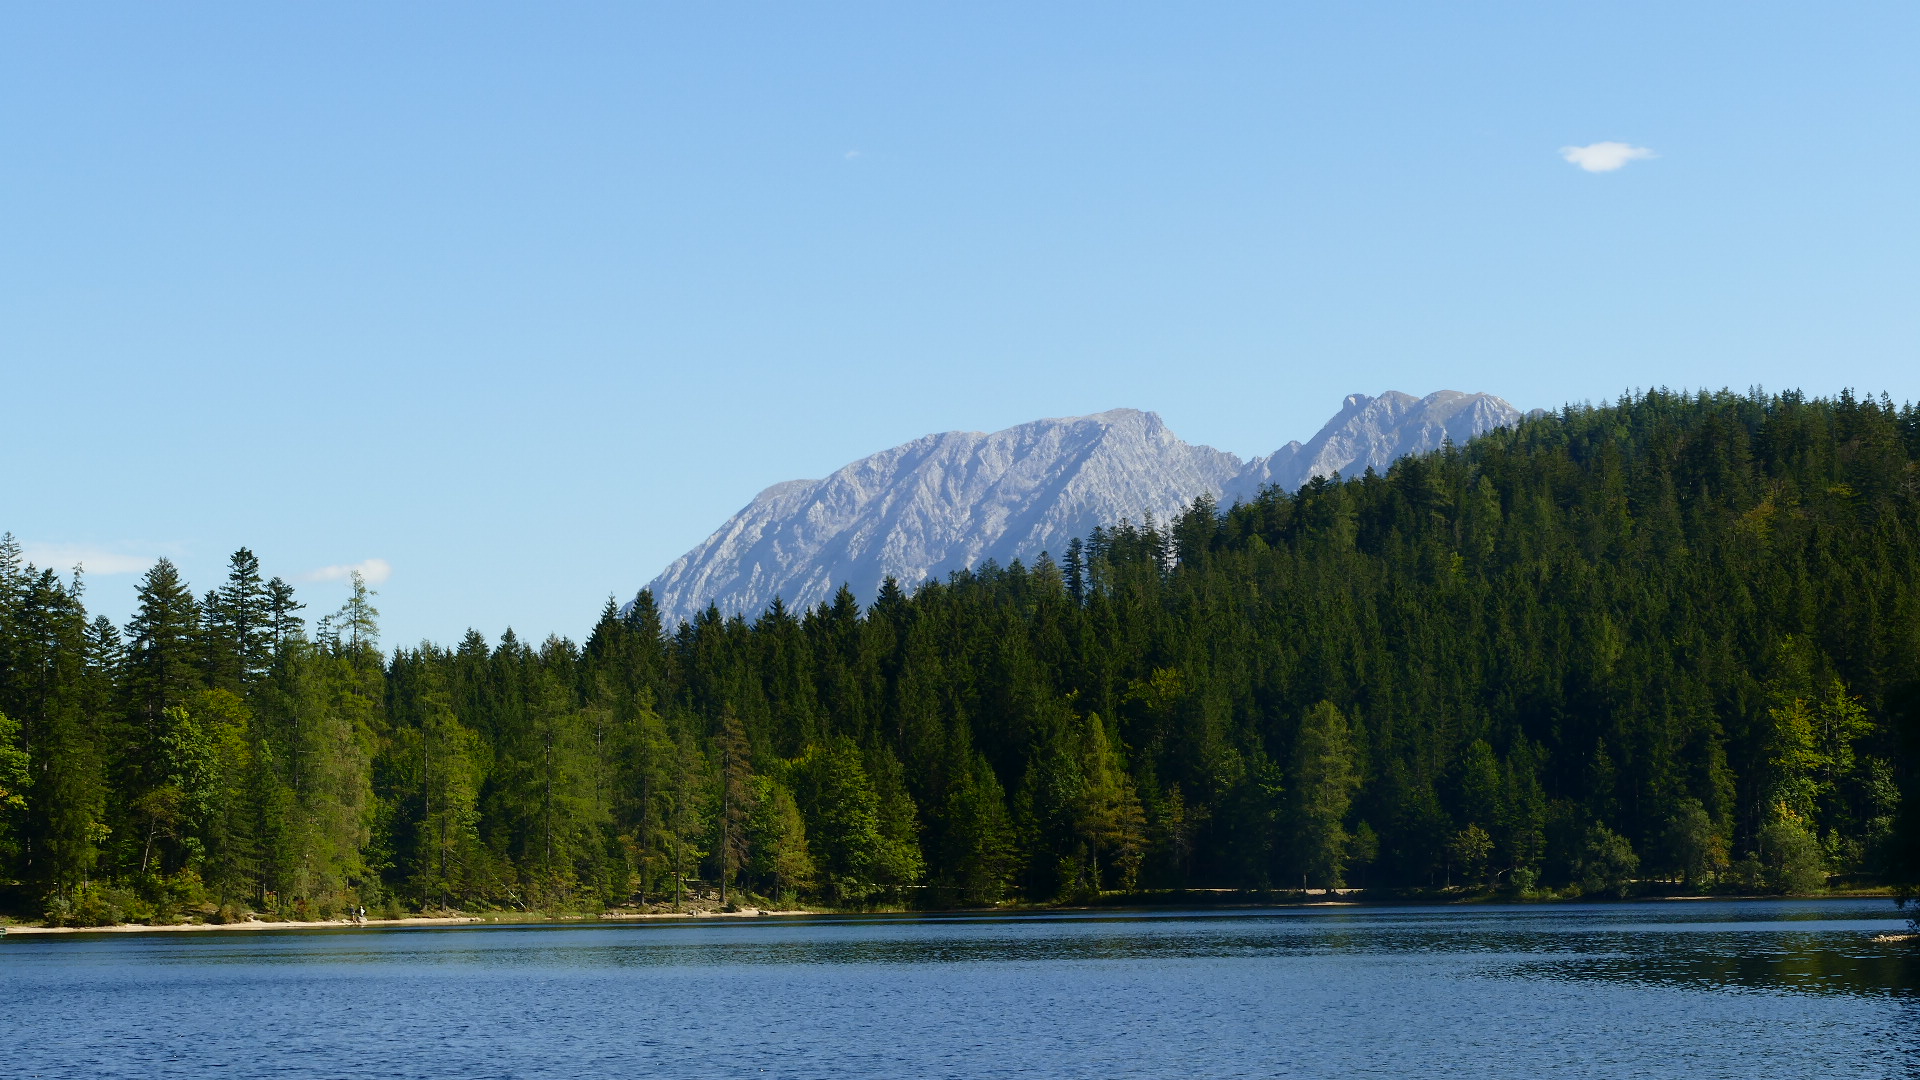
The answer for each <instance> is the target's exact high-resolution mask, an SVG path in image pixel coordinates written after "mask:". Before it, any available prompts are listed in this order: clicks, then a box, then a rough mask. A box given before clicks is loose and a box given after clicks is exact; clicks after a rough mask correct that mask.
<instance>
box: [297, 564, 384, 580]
mask: <svg viewBox="0 0 1920 1080" xmlns="http://www.w3.org/2000/svg"><path fill="white" fill-rule="evenodd" d="M356 570H358V571H359V572H360V576H361V577H363V578H365V579H366V580H367V584H369V585H378V584H380V583H381V582H383V581H385V580H387V579H388V578H390V577H392V576H393V564H392V563H389V562H387V560H385V559H366V560H364V561H362V562H357V563H342V564H340V565H339V566H323V567H321V568H320V569H318V570H309V571H307V572H306V573H304V574H301V575H300V579H301V580H302V581H345V580H347V579H348V578H350V577H352V576H353V572H354V571H356Z"/></svg>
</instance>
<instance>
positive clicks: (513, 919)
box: [0, 908, 826, 937]
mask: <svg viewBox="0 0 1920 1080" xmlns="http://www.w3.org/2000/svg"><path fill="white" fill-rule="evenodd" d="M821 914H826V913H825V912H819V911H802V910H774V909H770V908H742V909H740V910H739V911H636V912H622V913H616V914H611V915H558V916H533V917H524V916H509V917H496V916H490V915H409V916H404V917H402V918H398V919H367V920H365V921H363V922H353V921H351V920H348V919H315V920H311V921H308V922H297V921H291V920H266V919H259V920H248V921H246V922H232V923H175V924H173V925H170V926H149V925H147V924H145V923H116V924H114V925H112V926H0V937H14V936H16V935H19V936H23V937H24V936H29V935H39V934H179V933H215V932H220V931H237V932H257V931H263V930H391V929H407V928H409V927H442V926H485V925H491V926H545V925H548V924H551V923H582V924H590V923H620V922H645V921H648V920H654V919H665V920H673V919H682V920H684V919H759V918H772V917H775V916H783V915H784V916H792V915H821Z"/></svg>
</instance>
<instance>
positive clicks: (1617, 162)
mask: <svg viewBox="0 0 1920 1080" xmlns="http://www.w3.org/2000/svg"><path fill="white" fill-rule="evenodd" d="M1560 156H1561V157H1562V158H1565V159H1566V160H1567V161H1569V162H1571V163H1572V164H1575V165H1578V166H1580V167H1581V168H1582V169H1585V170H1586V171H1587V172H1612V171H1613V170H1615V169H1618V168H1620V167H1621V166H1623V165H1625V164H1626V163H1627V162H1629V161H1644V160H1646V159H1647V158H1650V157H1658V156H1659V155H1657V154H1655V153H1654V152H1653V151H1651V150H1649V149H1647V148H1646V147H1644V146H1633V145H1630V144H1628V143H1623V142H1597V143H1588V144H1587V145H1585V146H1563V147H1561V148H1560Z"/></svg>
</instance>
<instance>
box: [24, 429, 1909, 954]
mask: <svg viewBox="0 0 1920 1080" xmlns="http://www.w3.org/2000/svg"><path fill="white" fill-rule="evenodd" d="M1057 555H1058V560H1057V561H1056V560H1055V559H1053V558H1048V557H1042V558H1040V559H1039V560H1037V561H1036V562H1035V564H1034V565H1031V566H1023V565H1021V564H1019V563H1014V564H1012V565H1010V566H1004V567H1002V566H996V565H993V564H988V565H985V566H981V567H978V568H976V569H974V570H972V571H970V572H963V573H958V574H954V575H952V576H951V577H950V578H948V579H946V580H943V581H937V582H929V583H927V584H925V585H922V586H920V587H918V588H917V589H914V590H912V591H911V592H909V591H907V590H903V589H901V588H899V587H897V586H895V585H893V584H891V583H890V584H889V585H888V586H887V587H886V588H885V589H884V590H883V592H882V594H881V595H880V596H879V597H878V598H877V600H876V602H875V603H874V604H873V605H872V606H871V607H869V608H867V609H865V610H862V609H861V607H860V605H859V604H858V603H857V602H856V601H855V599H854V598H853V597H852V596H851V595H850V594H848V593H847V592H845V591H844V590H843V591H842V592H841V594H840V595H839V597H838V598H837V599H836V600H835V601H834V602H832V603H829V604H822V605H821V606H819V607H817V608H815V609H813V610H808V611H790V610H787V609H786V608H785V607H784V606H782V605H781V604H779V603H778V602H776V603H775V604H774V605H773V606H772V607H771V608H770V609H769V610H767V611H765V612H762V613H759V614H758V615H757V616H756V617H754V618H752V619H750V620H749V619H743V618H740V617H732V618H723V617H722V616H721V615H720V614H719V613H718V612H716V611H712V610H709V611H708V612H707V614H705V615H704V616H702V617H701V618H699V619H697V620H695V621H693V622H691V623H687V624H684V625H679V626H663V625H662V624H661V620H660V618H659V616H658V614H657V612H656V609H655V608H654V606H653V604H652V602H651V598H650V597H649V596H648V595H647V594H645V593H642V594H640V595H639V596H638V597H637V598H635V599H634V600H633V601H632V602H631V603H629V604H625V605H619V606H616V605H615V604H614V603H613V602H611V601H609V603H608V604H607V606H606V608H605V610H603V611H602V612H601V614H600V617H599V620H598V622H597V623H596V624H595V625H594V626H593V627H592V630H591V632H590V633H588V634H587V635H586V638H585V641H584V642H583V643H578V644H576V643H574V642H572V641H568V640H564V639H561V638H557V637H553V638H548V639H547V640H545V641H541V642H530V641H523V640H521V639H520V638H518V637H516V636H515V635H514V634H513V633H512V632H511V631H508V632H507V633H505V634H503V635H502V636H501V637H500V638H499V639H498V640H497V641H491V642H490V641H489V640H487V639H486V638H485V637H483V636H482V635H481V634H479V633H477V632H469V633H468V634H467V635H466V637H465V638H464V639H462V640H461V641H459V642H458V643H455V644H453V645H451V646H437V645H425V644H423V645H421V646H418V647H405V648H399V649H395V650H394V651H392V652H391V653H383V652H382V651H381V649H380V646H379V643H378V634H379V628H378V613H377V611H376V610H375V608H374V606H373V600H374V597H373V596H372V594H371V593H370V592H369V591H368V590H367V588H366V587H365V585H364V583H362V582H360V581H358V580H356V581H355V582H354V588H353V592H352V595H351V597H350V598H349V600H348V602H347V604H346V605H345V606H344V607H343V608H342V609H340V610H339V611H338V612H335V613H332V614H329V615H326V616H324V617H315V616H316V613H314V612H310V611H306V610H305V609H304V608H303V607H302V605H301V602H300V601H299V600H298V599H297V598H296V596H295V594H294V590H293V589H292V588H291V587H289V586H288V585H287V584H286V583H285V582H284V581H281V580H279V579H277V578H276V579H273V580H263V579H262V575H261V572H260V568H259V562H258V560H257V559H256V558H255V557H254V555H253V554H252V553H251V552H249V551H247V550H245V549H242V550H240V551H238V552H236V553H235V554H234V555H233V557H232V560H231V566H230V569H231V572H230V574H229V575H228V577H227V579H226V580H225V581H224V582H222V583H220V584H219V585H218V586H217V587H215V588H213V589H211V590H210V591H208V592H206V593H205V594H204V595H199V596H196V595H195V593H194V592H193V591H192V590H191V589H190V588H189V586H188V585H187V583H186V582H184V581H182V580H181V578H180V576H179V574H178V571H177V570H176V568H175V567H174V566H173V565H172V564H170V563H168V562H166V561H164V560H162V561H161V562H159V563H157V564H155V565H154V566H153V567H152V569H151V570H150V571H149V572H148V573H147V574H146V575H145V577H144V578H143V579H142V581H141V583H140V588H139V602H138V610H137V613H136V614H135V615H134V617H133V618H132V620H131V621H130V622H129V623H128V624H127V625H126V626H125V627H124V628H122V627H117V626H115V625H114V624H113V623H112V622H111V621H110V620H108V619H105V618H91V619H90V618H89V616H88V614H87V612H86V609H85V607H84V605H83V602H82V601H83V588H82V585H83V582H82V579H81V577H80V575H79V573H78V572H75V573H74V574H72V575H71V576H68V577H62V576H61V575H60V574H59V573H56V572H55V571H54V570H50V569H43V568H36V567H33V566H30V565H26V564H25V563H24V562H23V561H22V558H21V553H20V548H19V546H18V545H17V544H15V543H14V542H13V541H12V538H11V537H8V538H7V539H6V541H5V544H4V546H3V547H0V714H4V715H3V718H0V887H4V890H5V892H4V900H5V903H6V904H7V906H8V909H9V910H10V911H11V913H12V914H13V915H14V916H16V917H25V918H34V919H39V918H45V919H48V920H50V921H56V922H67V923H82V924H91V923H97V922H104V921H113V920H119V919H134V920H168V919H177V918H180V917H183V916H192V915H199V916H205V917H213V918H235V917H239V915H240V914H241V913H243V912H245V911H249V910H251V911H257V912H271V913H278V914H284V915H290V916H294V917H323V916H327V915H330V914H332V913H335V912H338V911H340V910H341V909H342V908H344V907H346V906H348V905H355V904H365V905H369V906H373V907H375V908H376V909H384V910H389V911H391V910H394V909H439V908H457V909H466V910H484V909H489V908H492V909H503V908H504V909H527V910H535V909H538V910H573V911H598V910H603V909H607V908H612V907H618V906H622V905H634V904H661V903H666V904H671V903H674V902H676V901H677V900H681V899H684V898H685V896H686V894H687V892H688V891H689V890H694V889H698V890H701V891H714V890H720V889H726V890H730V896H733V897H741V898H742V902H745V898H746V897H752V898H754V899H755V900H765V899H792V898H799V899H801V900H803V901H810V902H814V903H824V904H832V905H841V906H854V905H863V904H902V903H904V904H917V905H922V906H941V905H975V904H988V903H993V902H996V901H1001V900H1004V899H1016V898H1019V899H1026V900H1031V901H1047V900H1056V899H1071V898H1089V897H1093V896H1096V895H1099V894H1101V893H1109V894H1110V893H1114V892H1134V893H1141V892H1146V891H1150V890H1172V889H1199V888H1213V889H1248V890H1287V889H1301V888H1312V889H1321V888H1327V887H1337V886H1348V887H1363V888H1367V889H1373V890H1425V889H1443V888H1449V887H1451V888H1454V889H1501V890H1510V891H1513V892H1515V893H1521V894H1546V893H1548V892H1554V893H1557V894H1559V895H1569V894H1573V893H1576V892H1584V893H1587V894H1593V893H1613V894H1625V893H1628V892H1632V891H1636V890H1656V889H1675V890H1677V889H1685V890H1701V889H1714V888H1718V889H1726V890H1739V891H1758V890H1772V891H1795V892H1803V891H1810V890H1816V889H1819V888H1822V887H1825V886H1827V885H1828V884H1829V882H1830V881H1835V880H1837V881H1866V880H1874V879H1884V878H1885V877H1886V876H1887V875H1888V874H1890V873H1894V872H1896V871H1897V868H1898V866H1899V865H1900V859H1901V851H1900V848H1901V845H1900V843H1899V842H1898V840H1899V838H1901V837H1904V836H1907V835H1910V834H1911V832H1912V830H1910V829H1907V828H1906V827H1904V826H1903V825H1901V824H1900V803H1901V799H1900V793H1901V790H1902V787H1903V785H1904V784H1905V782H1906V774H1905V771H1904V769H1905V764H1906V763H1907V761H1908V760H1909V759H1910V758H1912V756H1913V754H1912V752H1911V751H1910V750H1906V749H1903V741H1904V740H1905V739H1906V738H1907V737H1908V736H1909V728H1910V725H1911V721H1912V720H1913V716H1912V714H1913V713H1914V711H1915V704H1916V699H1917V697H1920V695H1916V691H1915V679H1916V678H1917V677H1920V410H1916V409H1915V408H1914V407H1913V406H1911V405H1907V406H1895V405H1894V404H1893V403H1892V402H1891V401H1890V400H1888V399H1886V398H1884V397H1883V398H1881V399H1879V400H1877V401H1876V400H1873V399H1870V398H1869V399H1856V398H1855V397H1853V396H1852V395H1842V396H1841V397H1839V398H1838V399H1835V400H1825V399H1818V400H1816V399H1809V398H1806V397H1803V396H1801V395H1798V394H1791V393H1789V394H1780V395H1766V394H1762V393H1759V392H1754V393H1750V394H1746V395H1740V394H1733V393H1727V392H1722V393H1718V394H1700V395H1678V394H1671V393H1666V392H1650V393H1644V394H1636V395H1631V396H1628V397H1624V398H1622V399H1621V400H1620V401H1619V402H1617V403H1614V404H1611V405H1605V406H1599V407H1594V406H1580V407H1569V408H1567V409H1564V410H1562V411H1561V412H1560V413H1558V414H1554V415H1546V416H1538V417H1535V418H1533V419H1530V420H1528V421H1526V422H1525V423H1523V424H1521V425H1520V426H1518V427H1516V428H1512V429H1507V430H1501V431H1497V432H1494V433H1491V434H1489V435H1486V436H1483V437H1481V438H1478V439H1475V440H1474V441H1473V442H1471V443H1470V444H1467V445H1465V446H1457V447H1456V446H1449V447H1447V448H1445V449H1443V450H1441V451H1438V452H1436V453H1433V454H1429V455H1425V456H1422V457H1415V458H1407V459H1403V460H1401V461H1400V462H1398V463H1397V464H1395V465H1394V466H1393V468H1392V469H1391V471H1389V472H1388V473H1387V474H1385V475H1375V474H1374V473H1372V472H1368V473H1367V474H1366V475H1364V476H1360V477H1352V478H1347V479H1341V478H1339V477H1330V478H1322V479H1316V480H1315V481H1313V482H1312V483H1310V484H1308V485H1307V486H1306V487H1304V488H1302V489H1301V490H1300V491H1298V492H1296V493H1288V492H1284V491H1278V490H1270V491H1267V492H1265V493H1264V494H1262V495H1261V496H1260V497H1259V498H1258V499H1256V500H1254V501H1252V502H1250V503H1246V504H1241V505H1236V506H1233V507H1231V508H1225V509H1223V508H1220V507H1218V506H1216V505H1215V504H1213V503H1212V502H1211V501H1209V500H1207V499H1204V498H1203V499H1200V500H1199V501H1197V502H1195V503H1194V504H1193V506H1192V507H1191V508H1189V509H1188V511H1187V512H1185V513H1184V514H1182V515H1181V516H1179V517H1178V518H1177V519H1175V520H1173V521H1170V522H1164V523H1155V522H1153V521H1151V520H1148V521H1146V522H1144V523H1130V522H1124V521H1123V522H1117V523H1114V524H1113V525H1112V526H1110V527H1107V528H1103V529H1100V530H1096V531H1095V532H1094V533H1093V534H1092V535H1091V536H1089V537H1087V538H1086V539H1085V541H1084V542H1083V543H1082V542H1076V543H1075V544H1074V545H1072V547H1071V548H1070V550H1068V551H1065V552H1060V553H1057ZM1836 875H1837V876H1838V877H1835V876H1836Z"/></svg>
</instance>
